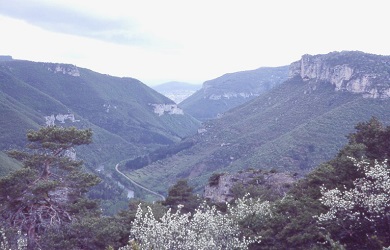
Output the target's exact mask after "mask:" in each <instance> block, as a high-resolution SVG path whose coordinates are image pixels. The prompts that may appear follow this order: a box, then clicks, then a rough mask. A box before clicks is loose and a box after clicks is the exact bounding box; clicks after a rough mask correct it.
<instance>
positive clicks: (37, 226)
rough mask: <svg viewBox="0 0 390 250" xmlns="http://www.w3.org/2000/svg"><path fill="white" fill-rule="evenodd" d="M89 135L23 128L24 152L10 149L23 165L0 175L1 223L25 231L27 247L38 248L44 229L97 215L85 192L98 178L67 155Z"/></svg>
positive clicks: (54, 128)
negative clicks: (3, 175) (26, 146)
mask: <svg viewBox="0 0 390 250" xmlns="http://www.w3.org/2000/svg"><path fill="white" fill-rule="evenodd" d="M91 137H92V131H91V130H90V129H86V130H77V129H75V128H73V127H71V128H60V127H43V128H41V129H39V130H38V131H29V132H28V134H27V139H28V141H29V142H30V144H29V145H28V150H26V151H18V150H12V151H10V152H9V155H10V156H11V157H13V158H15V159H18V160H20V161H21V162H22V163H23V168H21V169H20V170H17V171H14V172H12V173H11V174H10V175H9V176H6V177H3V178H1V179H0V201H1V202H0V213H1V225H3V226H6V227H14V228H16V229H19V230H21V231H22V233H23V234H26V235H27V240H28V249H35V248H36V247H37V246H39V244H40V243H41V236H42V235H43V234H45V232H46V230H47V229H48V228H60V227H62V226H64V225H67V224H69V223H71V222H72V221H74V220H75V219H76V220H77V218H80V217H82V216H85V215H86V214H96V215H97V214H98V206H97V203H96V202H95V201H92V200H88V199H86V198H85V194H86V192H87V191H88V190H89V188H90V187H91V186H94V185H96V184H97V183H99V179H98V178H97V177H96V176H94V175H92V174H89V173H85V172H83V171H82V162H80V161H76V160H74V159H72V158H71V157H72V156H71V155H69V150H71V149H73V147H75V146H79V145H83V144H89V143H91Z"/></svg>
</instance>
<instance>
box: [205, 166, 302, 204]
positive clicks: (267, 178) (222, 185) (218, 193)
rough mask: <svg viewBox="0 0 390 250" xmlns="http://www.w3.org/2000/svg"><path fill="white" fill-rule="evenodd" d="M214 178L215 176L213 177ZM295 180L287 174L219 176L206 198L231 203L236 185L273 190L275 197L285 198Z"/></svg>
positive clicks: (212, 182)
mask: <svg viewBox="0 0 390 250" xmlns="http://www.w3.org/2000/svg"><path fill="white" fill-rule="evenodd" d="M211 178H213V176H212V177H211ZM294 182H295V179H294V178H293V177H292V176H291V175H289V174H286V173H263V172H261V171H246V172H241V173H235V174H218V175H216V176H214V178H213V181H211V182H210V181H209V184H208V185H207V186H206V187H205V190H204V194H203V196H204V198H206V199H210V200H211V201H213V202H218V203H221V202H229V201H231V200H232V199H233V198H234V194H233V188H234V187H235V186H236V185H241V186H244V187H245V186H249V185H252V186H258V187H262V188H266V189H271V190H272V192H273V193H274V194H275V195H278V196H283V195H284V194H285V192H286V191H287V190H288V188H289V187H290V186H291V184H293V183H294Z"/></svg>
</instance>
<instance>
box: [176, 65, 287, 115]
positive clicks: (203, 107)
mask: <svg viewBox="0 0 390 250" xmlns="http://www.w3.org/2000/svg"><path fill="white" fill-rule="evenodd" d="M287 74H288V66H283V67H275V68H259V69H255V70H248V71H241V72H235V73H229V74H225V75H223V76H220V77H218V78H216V79H213V80H209V81H206V82H204V83H203V87H202V89H200V90H198V91H197V92H196V93H194V94H193V95H192V96H190V97H188V98H187V99H185V100H184V101H183V102H181V103H180V107H181V108H183V109H184V110H185V112H187V113H188V114H190V115H192V116H193V117H195V118H197V119H198V120H201V121H206V120H209V119H213V118H216V117H218V116H219V115H221V114H223V113H224V112H226V111H228V110H229V109H231V108H234V107H237V106H239V105H241V104H243V103H245V102H248V101H250V100H252V99H253V98H255V97H257V96H259V95H260V94H262V93H264V92H266V91H268V90H270V89H272V88H273V87H275V86H277V85H279V84H280V83H282V82H283V81H285V80H286V79H287Z"/></svg>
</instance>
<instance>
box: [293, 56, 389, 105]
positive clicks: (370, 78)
mask: <svg viewBox="0 0 390 250" xmlns="http://www.w3.org/2000/svg"><path fill="white" fill-rule="evenodd" d="M296 76H300V77H301V78H302V79H303V80H304V81H311V80H314V81H326V82H330V83H331V84H332V85H333V86H334V87H335V90H336V91H348V92H351V93H358V94H362V95H363V97H366V98H389V97H390V57H389V56H378V55H372V54H366V53H362V52H356V51H343V52H332V53H329V54H326V55H315V56H312V55H304V56H302V58H301V60H299V61H297V62H294V63H292V64H291V65H290V70H289V78H293V77H296Z"/></svg>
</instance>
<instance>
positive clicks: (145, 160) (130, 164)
mask: <svg viewBox="0 0 390 250" xmlns="http://www.w3.org/2000/svg"><path fill="white" fill-rule="evenodd" d="M193 145H194V142H193V141H190V140H187V141H181V142H178V143H176V144H172V145H168V146H162V147H160V148H158V149H156V150H154V151H152V152H150V153H149V154H148V155H144V156H138V157H137V158H135V159H133V160H129V161H127V162H126V164H125V167H126V169H127V170H136V169H140V168H142V167H145V166H147V165H148V164H150V163H152V162H155V161H158V160H162V159H165V158H167V157H170V156H172V155H174V154H176V153H178V152H180V151H182V150H185V149H188V148H190V147H192V146H193Z"/></svg>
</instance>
